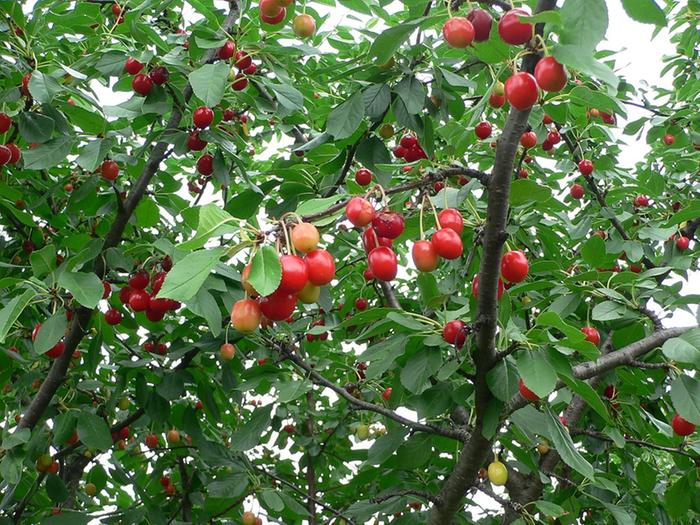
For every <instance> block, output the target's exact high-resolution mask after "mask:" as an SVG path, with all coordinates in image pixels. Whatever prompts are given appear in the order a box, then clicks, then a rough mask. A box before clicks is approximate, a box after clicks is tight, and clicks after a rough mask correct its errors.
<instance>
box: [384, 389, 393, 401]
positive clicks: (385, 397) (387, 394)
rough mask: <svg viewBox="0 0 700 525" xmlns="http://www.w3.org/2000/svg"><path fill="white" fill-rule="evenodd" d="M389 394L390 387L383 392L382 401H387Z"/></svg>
mask: <svg viewBox="0 0 700 525" xmlns="http://www.w3.org/2000/svg"><path fill="white" fill-rule="evenodd" d="M391 392H392V389H391V387H389V388H387V389H385V390H384V392H382V399H384V401H389V398H390V397H391Z"/></svg>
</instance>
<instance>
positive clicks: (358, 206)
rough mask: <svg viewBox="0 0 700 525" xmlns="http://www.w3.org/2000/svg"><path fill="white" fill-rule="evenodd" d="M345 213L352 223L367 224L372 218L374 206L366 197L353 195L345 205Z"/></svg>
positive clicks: (359, 225)
mask: <svg viewBox="0 0 700 525" xmlns="http://www.w3.org/2000/svg"><path fill="white" fill-rule="evenodd" d="M345 215H346V216H347V218H348V220H349V221H350V222H351V223H353V225H355V226H357V227H362V226H367V225H368V224H369V223H370V222H372V219H373V218H374V208H373V207H372V205H371V204H370V203H369V201H368V200H367V199H363V198H362V197H353V198H352V199H350V201H349V202H348V203H347V205H346V206H345Z"/></svg>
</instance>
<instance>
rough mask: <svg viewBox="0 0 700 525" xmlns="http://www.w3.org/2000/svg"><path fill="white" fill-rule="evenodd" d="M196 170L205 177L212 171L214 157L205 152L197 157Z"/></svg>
mask: <svg viewBox="0 0 700 525" xmlns="http://www.w3.org/2000/svg"><path fill="white" fill-rule="evenodd" d="M197 171H198V172H199V173H200V174H201V175H204V176H205V177H208V176H209V175H211V174H212V173H214V157H212V156H211V155H209V153H205V154H204V155H202V156H201V157H199V159H197Z"/></svg>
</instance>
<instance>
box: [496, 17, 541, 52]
mask: <svg viewBox="0 0 700 525" xmlns="http://www.w3.org/2000/svg"><path fill="white" fill-rule="evenodd" d="M519 16H530V13H528V12H527V11H525V10H524V9H511V10H510V11H508V12H507V13H505V14H504V15H503V16H502V17H501V19H500V20H499V21H498V34H499V35H500V37H501V39H502V40H503V41H504V42H505V43H507V44H511V45H513V46H519V45H520V44H524V43H525V42H528V41H529V40H530V39H531V38H532V35H533V29H534V28H533V26H532V24H528V23H523V22H521V21H520V20H519V19H518V17H519Z"/></svg>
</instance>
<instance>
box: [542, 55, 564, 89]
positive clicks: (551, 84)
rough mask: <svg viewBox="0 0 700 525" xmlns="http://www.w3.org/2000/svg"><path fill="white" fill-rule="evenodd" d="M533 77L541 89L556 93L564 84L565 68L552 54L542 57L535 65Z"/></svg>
mask: <svg viewBox="0 0 700 525" xmlns="http://www.w3.org/2000/svg"><path fill="white" fill-rule="evenodd" d="M535 79H536V80H537V85H539V86H540V88H542V90H544V91H549V92H550V93H556V92H558V91H561V90H562V89H564V86H566V81H567V75H566V69H564V66H562V65H561V64H560V63H559V62H557V59H556V58H554V57H553V56H548V57H544V58H543V59H542V60H540V61H539V62H537V65H536V66H535Z"/></svg>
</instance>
